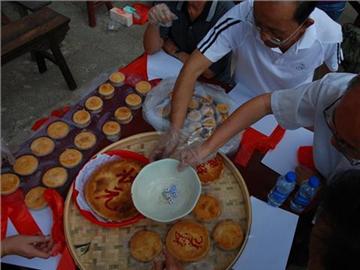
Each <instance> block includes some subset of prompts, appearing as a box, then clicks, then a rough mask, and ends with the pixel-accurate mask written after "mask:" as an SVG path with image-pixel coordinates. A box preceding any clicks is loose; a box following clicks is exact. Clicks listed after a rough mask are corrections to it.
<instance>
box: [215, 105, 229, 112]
mask: <svg viewBox="0 0 360 270" xmlns="http://www.w3.org/2000/svg"><path fill="white" fill-rule="evenodd" d="M216 109H217V110H218V112H219V113H221V114H228V113H229V105H228V104H226V103H219V104H217V105H216Z"/></svg>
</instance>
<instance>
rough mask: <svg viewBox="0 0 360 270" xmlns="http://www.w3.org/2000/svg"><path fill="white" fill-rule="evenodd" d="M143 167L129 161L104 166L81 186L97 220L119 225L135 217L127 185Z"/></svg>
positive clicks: (117, 161)
mask: <svg viewBox="0 0 360 270" xmlns="http://www.w3.org/2000/svg"><path fill="white" fill-rule="evenodd" d="M142 167H143V165H142V164H141V163H139V162H138V161H135V160H131V159H121V160H115V161H111V162H108V163H106V164H104V165H102V166H101V167H100V168H98V169H97V170H96V171H95V172H94V173H92V175H91V176H90V178H89V180H88V181H87V182H86V185H85V190H84V193H85V198H86V200H87V202H88V204H89V206H90V207H91V209H92V210H93V211H94V212H95V213H97V214H98V215H99V216H101V217H103V218H105V219H107V220H111V221H120V220H122V219H128V218H131V217H134V216H135V215H137V214H138V212H137V210H136V208H135V206H134V204H133V201H132V199H131V185H132V182H133V180H134V179H135V177H136V175H137V174H138V173H139V171H140V170H141V169H142Z"/></svg>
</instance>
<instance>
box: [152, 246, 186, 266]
mask: <svg viewBox="0 0 360 270" xmlns="http://www.w3.org/2000/svg"><path fill="white" fill-rule="evenodd" d="M164 255H165V261H154V264H153V270H164V269H166V270H183V269H184V268H183V267H182V265H181V263H179V262H178V261H177V260H176V259H175V258H174V257H173V256H171V254H170V253H168V252H167V251H166V250H164Z"/></svg>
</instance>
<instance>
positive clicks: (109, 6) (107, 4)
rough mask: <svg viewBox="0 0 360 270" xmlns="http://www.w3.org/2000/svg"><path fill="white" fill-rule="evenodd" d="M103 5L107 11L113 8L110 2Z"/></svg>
mask: <svg viewBox="0 0 360 270" xmlns="http://www.w3.org/2000/svg"><path fill="white" fill-rule="evenodd" d="M105 5H106V7H107V9H108V10H110V9H112V8H113V7H114V5H113V3H112V2H111V1H106V2H105Z"/></svg>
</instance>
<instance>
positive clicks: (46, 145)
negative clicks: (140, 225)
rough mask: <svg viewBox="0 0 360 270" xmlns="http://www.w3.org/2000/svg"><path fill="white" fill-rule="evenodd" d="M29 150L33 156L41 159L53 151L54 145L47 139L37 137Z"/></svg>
mask: <svg viewBox="0 0 360 270" xmlns="http://www.w3.org/2000/svg"><path fill="white" fill-rule="evenodd" d="M30 148H31V151H32V152H33V154H34V155H35V156H38V157H43V156H46V155H48V154H50V153H52V152H53V151H54V149H55V143H54V141H53V140H51V139H50V138H48V137H39V138H37V139H35V140H33V142H32V143H31V145H30Z"/></svg>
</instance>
